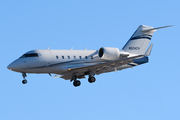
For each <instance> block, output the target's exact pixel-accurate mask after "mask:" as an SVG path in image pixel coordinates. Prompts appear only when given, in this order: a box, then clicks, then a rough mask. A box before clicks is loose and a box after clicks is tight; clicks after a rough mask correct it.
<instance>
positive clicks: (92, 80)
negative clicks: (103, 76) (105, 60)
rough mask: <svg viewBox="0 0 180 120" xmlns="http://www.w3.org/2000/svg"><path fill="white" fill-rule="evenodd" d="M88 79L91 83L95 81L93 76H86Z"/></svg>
mask: <svg viewBox="0 0 180 120" xmlns="http://www.w3.org/2000/svg"><path fill="white" fill-rule="evenodd" d="M88 81H89V83H93V82H95V81H96V78H95V77H90V78H88Z"/></svg>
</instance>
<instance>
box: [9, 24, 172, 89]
mask: <svg viewBox="0 0 180 120" xmlns="http://www.w3.org/2000/svg"><path fill="white" fill-rule="evenodd" d="M166 27H171V26H164V27H158V28H153V27H150V26H146V25H140V26H139V27H138V28H137V30H136V31H135V32H134V34H133V35H132V36H131V37H130V39H129V40H128V41H127V43H126V44H125V45H124V47H123V48H122V49H121V50H120V49H118V48H114V47H101V48H100V49H99V50H86V48H85V49H84V50H73V49H70V50H50V49H49V48H48V49H36V50H31V51H29V52H26V53H25V54H23V55H22V56H21V57H20V58H18V59H16V60H15V61H13V62H12V63H11V64H9V65H8V66H7V68H8V69H9V70H12V71H15V72H20V73H22V76H23V80H22V83H23V84H26V83H27V80H26V77H27V75H26V73H37V74H49V75H50V76H51V74H56V75H55V76H54V78H56V77H60V78H63V79H65V80H70V81H71V82H72V81H73V85H74V86H75V87H77V86H80V85H81V82H80V81H79V80H77V79H82V78H85V76H88V81H89V83H94V82H95V81H96V78H95V77H94V76H95V75H99V74H102V73H107V72H112V71H115V72H116V71H119V70H123V69H126V68H132V67H134V66H138V65H141V64H144V63H147V62H148V61H149V58H148V56H149V55H150V54H151V50H152V47H153V44H151V45H150V46H149V48H148V45H149V42H150V40H151V38H152V36H153V33H154V32H155V31H156V30H157V29H161V28H166ZM147 48H148V49H147Z"/></svg>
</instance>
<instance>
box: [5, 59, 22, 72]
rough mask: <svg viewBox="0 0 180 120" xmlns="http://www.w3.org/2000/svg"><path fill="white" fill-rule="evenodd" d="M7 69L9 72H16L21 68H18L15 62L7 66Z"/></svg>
mask: <svg viewBox="0 0 180 120" xmlns="http://www.w3.org/2000/svg"><path fill="white" fill-rule="evenodd" d="M7 68H8V69H9V70H12V71H16V70H18V68H19V66H18V64H17V62H16V61H14V62H12V63H11V64H9V65H8V66H7Z"/></svg>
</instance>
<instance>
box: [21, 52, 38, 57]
mask: <svg viewBox="0 0 180 120" xmlns="http://www.w3.org/2000/svg"><path fill="white" fill-rule="evenodd" d="M26 57H38V54H37V53H29V54H24V55H22V56H21V57H20V58H26Z"/></svg>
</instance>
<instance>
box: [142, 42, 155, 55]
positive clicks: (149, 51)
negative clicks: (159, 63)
mask: <svg viewBox="0 0 180 120" xmlns="http://www.w3.org/2000/svg"><path fill="white" fill-rule="evenodd" d="M152 47H153V44H151V45H150V46H149V48H148V49H147V51H146V53H145V54H144V56H149V55H150V54H151V50H152Z"/></svg>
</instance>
